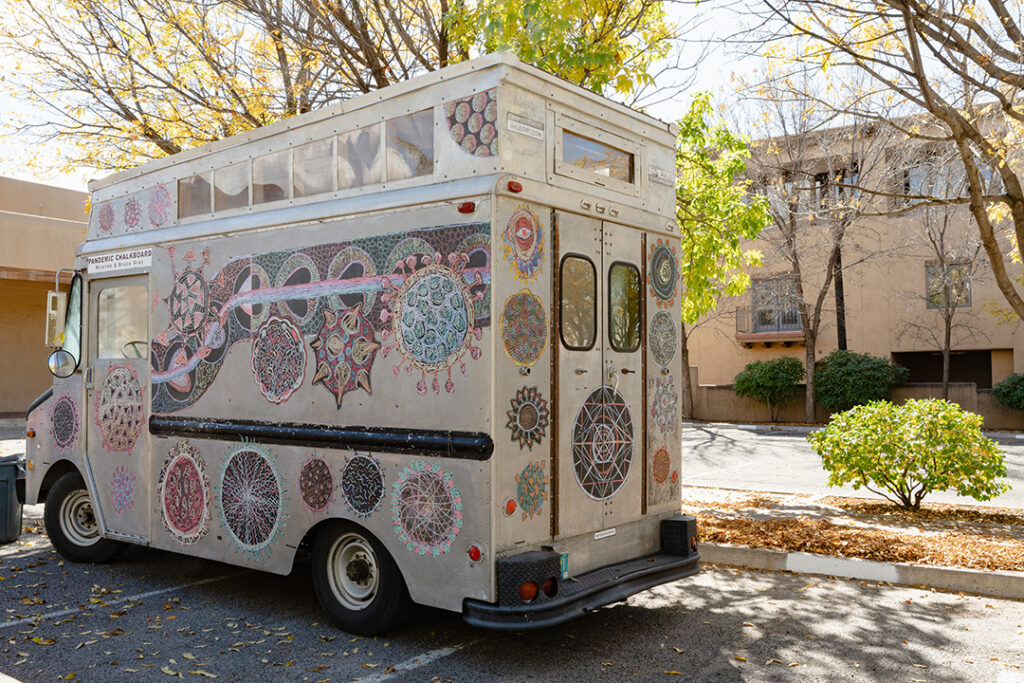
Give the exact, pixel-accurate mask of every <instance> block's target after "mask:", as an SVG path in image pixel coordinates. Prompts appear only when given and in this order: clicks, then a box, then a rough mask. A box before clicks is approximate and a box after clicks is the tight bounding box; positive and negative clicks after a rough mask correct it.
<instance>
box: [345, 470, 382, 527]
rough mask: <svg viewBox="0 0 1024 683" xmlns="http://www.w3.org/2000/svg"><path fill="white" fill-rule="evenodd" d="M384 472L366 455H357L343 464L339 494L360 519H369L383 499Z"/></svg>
mask: <svg viewBox="0 0 1024 683" xmlns="http://www.w3.org/2000/svg"><path fill="white" fill-rule="evenodd" d="M384 491H385V488H384V470H383V469H381V466H380V462H378V461H377V460H376V459H375V458H371V457H370V456H368V455H357V456H355V457H353V458H351V459H350V460H348V461H347V462H346V463H345V469H344V470H342V472H341V492H342V494H343V495H344V496H345V502H346V503H348V506H349V507H350V508H352V511H353V512H355V513H356V514H357V515H359V516H360V517H369V516H370V515H372V514H373V513H374V512H376V511H377V508H379V507H380V503H381V501H382V500H383V499H384Z"/></svg>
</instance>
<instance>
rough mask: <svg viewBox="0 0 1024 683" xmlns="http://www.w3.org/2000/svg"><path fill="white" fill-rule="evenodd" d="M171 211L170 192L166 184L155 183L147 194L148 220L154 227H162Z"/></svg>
mask: <svg viewBox="0 0 1024 683" xmlns="http://www.w3.org/2000/svg"><path fill="white" fill-rule="evenodd" d="M170 212H171V193H170V192H168V191H167V186H166V185H157V186H156V187H155V188H154V189H153V192H152V193H151V194H150V195H149V211H148V213H149V222H150V224H151V225H152V226H153V227H154V228H162V227H163V226H164V223H166V222H167V217H168V216H169V215H170Z"/></svg>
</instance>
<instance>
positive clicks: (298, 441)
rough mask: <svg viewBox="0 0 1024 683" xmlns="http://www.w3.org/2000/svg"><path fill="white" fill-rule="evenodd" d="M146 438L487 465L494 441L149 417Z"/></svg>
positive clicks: (464, 435) (431, 432)
mask: <svg viewBox="0 0 1024 683" xmlns="http://www.w3.org/2000/svg"><path fill="white" fill-rule="evenodd" d="M149 433H150V434H153V435H154V436H170V437H175V436H176V437H187V438H193V439H224V440H227V441H241V440H243V439H250V440H252V441H256V442H258V443H269V444H280V445H285V446H307V447H313V448H338V449H344V450H357V451H371V452H376V453H407V454H411V455H430V456H435V457H440V458H460V459H463V460H488V459H490V457H491V454H492V453H493V452H494V441H493V440H492V439H491V437H490V435H489V434H486V433H484V432H456V431H447V430H435V429H406V428H402V427H341V426H334V425H319V424H308V423H298V422H258V421H256V420H221V419H215V418H201V417H168V416H166V415H154V416H152V417H150V418H149Z"/></svg>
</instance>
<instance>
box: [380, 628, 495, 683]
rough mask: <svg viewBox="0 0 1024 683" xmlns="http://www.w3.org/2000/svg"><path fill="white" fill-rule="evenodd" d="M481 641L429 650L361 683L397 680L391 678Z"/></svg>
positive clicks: (478, 639)
mask: <svg viewBox="0 0 1024 683" xmlns="http://www.w3.org/2000/svg"><path fill="white" fill-rule="evenodd" d="M481 640H482V638H477V639H476V640H471V641H469V642H468V643H461V644H459V645H453V646H451V647H441V648H438V649H436V650H430V651H429V652H424V653H423V654H420V655H416V656H415V657H410V658H409V659H406V660H405V661H404V662H399V663H398V664H395V665H394V666H393V668H394V671H389V672H387V673H384V672H383V671H381V672H380V673H375V674H373V675H372V676H366V677H365V678H363V683H378V681H388V680H391V681H393V680H397V679H394V678H391V677H392V676H393V675H395V674H400V673H403V672H406V671H414V670H415V669H419V668H420V667H423V666H427V665H429V664H433V663H434V662H436V661H437V660H439V659H444V658H445V657H449V656H451V655H453V654H455V653H456V652H458V651H459V650H462V649H465V648H467V647H469V646H470V645H476V644H477V643H479V642H480V641H481Z"/></svg>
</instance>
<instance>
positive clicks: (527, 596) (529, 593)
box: [519, 581, 537, 602]
mask: <svg viewBox="0 0 1024 683" xmlns="http://www.w3.org/2000/svg"><path fill="white" fill-rule="evenodd" d="M519 597H520V598H522V599H523V602H532V601H533V600H534V598H536V597H537V583H536V582H535V581H526V582H524V583H523V584H522V585H521V586H519Z"/></svg>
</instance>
